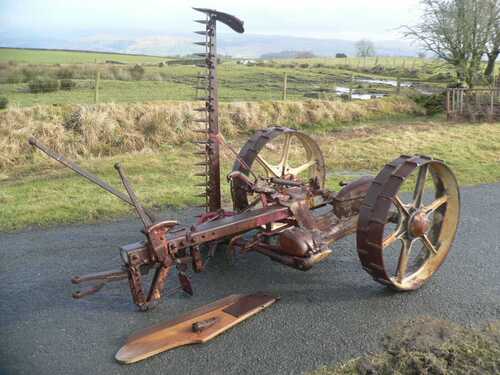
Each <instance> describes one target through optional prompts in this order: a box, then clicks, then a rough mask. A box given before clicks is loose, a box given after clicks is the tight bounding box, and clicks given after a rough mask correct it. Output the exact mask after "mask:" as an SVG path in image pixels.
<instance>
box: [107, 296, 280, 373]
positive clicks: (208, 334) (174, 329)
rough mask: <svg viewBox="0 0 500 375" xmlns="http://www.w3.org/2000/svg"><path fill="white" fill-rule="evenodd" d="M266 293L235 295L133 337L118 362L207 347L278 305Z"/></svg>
mask: <svg viewBox="0 0 500 375" xmlns="http://www.w3.org/2000/svg"><path fill="white" fill-rule="evenodd" d="M276 300H277V298H276V297H273V296H270V295H268V294H264V293H255V294H247V295H242V294H233V295H230V296H228V297H225V298H223V299H220V300H218V301H215V302H213V303H211V304H209V305H206V306H202V307H200V308H198V309H196V310H194V311H191V312H188V313H186V314H183V315H181V316H179V317H177V318H175V319H173V320H171V321H168V322H164V323H161V324H158V325H156V326H153V327H150V328H147V329H145V330H142V331H140V332H137V333H135V334H133V335H132V336H130V337H129V338H128V340H127V342H126V343H125V345H124V346H123V347H122V348H121V349H120V350H119V351H118V352H117V353H116V355H115V358H116V360H117V361H118V362H120V363H122V364H130V363H134V362H138V361H141V360H143V359H146V358H149V357H151V356H153V355H155V354H158V353H162V352H165V351H167V350H170V349H173V348H177V347H179V346H183V345H189V344H201V343H205V342H207V341H209V340H211V339H213V338H214V337H215V336H217V335H220V334H221V333H223V332H224V331H226V330H228V329H229V328H231V327H233V326H235V325H236V324H238V323H240V322H242V321H243V320H245V319H247V318H249V317H251V316H252V315H255V314H257V313H258V312H260V311H262V310H263V309H265V308H266V307H268V306H270V305H271V304H273V303H274V302H276Z"/></svg>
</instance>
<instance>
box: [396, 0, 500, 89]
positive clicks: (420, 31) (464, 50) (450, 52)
mask: <svg viewBox="0 0 500 375" xmlns="http://www.w3.org/2000/svg"><path fill="white" fill-rule="evenodd" d="M421 2H422V5H423V10H424V13H423V18H422V21H421V23H420V24H418V25H416V26H413V27H410V26H406V27H405V32H404V34H405V36H406V37H407V38H410V39H414V40H417V41H419V42H420V43H421V44H422V45H423V47H424V48H425V49H426V50H427V51H430V52H432V53H434V54H435V55H437V56H438V57H440V58H441V59H443V60H445V61H446V62H448V63H449V64H451V65H453V66H455V69H456V72H457V77H458V79H459V80H460V81H461V82H464V81H465V82H466V83H467V84H468V85H469V87H472V86H473V85H474V82H475V78H476V76H477V75H478V73H480V70H481V58H482V56H483V55H484V54H485V53H486V45H487V43H488V40H489V38H490V37H491V33H492V31H493V29H494V25H495V17H493V16H492V13H494V10H495V3H496V2H497V0H422V1H421Z"/></svg>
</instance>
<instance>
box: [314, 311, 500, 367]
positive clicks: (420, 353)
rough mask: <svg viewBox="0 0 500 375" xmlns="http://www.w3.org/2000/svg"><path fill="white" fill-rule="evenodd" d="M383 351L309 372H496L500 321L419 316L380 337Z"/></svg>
mask: <svg viewBox="0 0 500 375" xmlns="http://www.w3.org/2000/svg"><path fill="white" fill-rule="evenodd" d="M383 347H384V351H383V352H382V353H378V354H372V355H366V356H363V357H361V358H356V359H353V360H351V361H348V362H346V363H344V364H342V365H340V366H338V367H335V368H328V367H324V368H321V369H319V370H317V371H315V372H313V373H311V375H344V374H360V375H361V374H362V375H365V374H366V375H367V374H373V375H376V374H498V373H499V372H500V322H499V321H494V322H490V323H488V324H486V325H485V326H484V327H482V328H476V329H474V328H467V327H464V326H461V325H459V324H456V323H452V322H450V321H446V320H438V319H433V318H430V317H419V318H417V319H415V320H412V321H408V322H402V323H400V324H399V325H397V326H396V327H395V328H394V329H393V330H391V331H390V332H389V333H388V334H387V335H386V337H385V338H384V340H383Z"/></svg>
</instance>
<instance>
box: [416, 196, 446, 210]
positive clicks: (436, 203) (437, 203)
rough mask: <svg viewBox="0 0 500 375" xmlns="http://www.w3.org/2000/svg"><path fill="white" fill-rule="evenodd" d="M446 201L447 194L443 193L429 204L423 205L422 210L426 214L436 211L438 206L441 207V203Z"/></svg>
mask: <svg viewBox="0 0 500 375" xmlns="http://www.w3.org/2000/svg"><path fill="white" fill-rule="evenodd" d="M447 202H448V196H447V195H443V196H441V197H439V198H437V199H436V200H435V201H434V202H432V203H431V204H429V205H428V206H425V207H423V209H422V210H423V211H424V212H425V214H426V215H428V214H430V213H432V212H434V211H436V210H437V209H438V208H439V207H441V206H442V205H443V204H445V203H447Z"/></svg>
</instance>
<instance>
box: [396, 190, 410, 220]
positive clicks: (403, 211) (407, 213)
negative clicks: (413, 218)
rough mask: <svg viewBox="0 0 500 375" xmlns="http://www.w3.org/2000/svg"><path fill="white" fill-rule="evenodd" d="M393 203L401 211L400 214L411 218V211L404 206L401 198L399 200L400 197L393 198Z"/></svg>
mask: <svg viewBox="0 0 500 375" xmlns="http://www.w3.org/2000/svg"><path fill="white" fill-rule="evenodd" d="M392 202H393V203H394V205H395V206H396V208H397V209H398V210H399V212H400V214H402V215H405V216H407V217H408V216H410V211H408V208H407V207H406V206H405V205H404V203H403V201H402V200H401V198H399V195H395V196H394V197H393V198H392Z"/></svg>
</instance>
